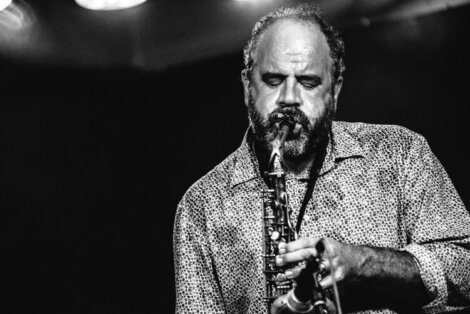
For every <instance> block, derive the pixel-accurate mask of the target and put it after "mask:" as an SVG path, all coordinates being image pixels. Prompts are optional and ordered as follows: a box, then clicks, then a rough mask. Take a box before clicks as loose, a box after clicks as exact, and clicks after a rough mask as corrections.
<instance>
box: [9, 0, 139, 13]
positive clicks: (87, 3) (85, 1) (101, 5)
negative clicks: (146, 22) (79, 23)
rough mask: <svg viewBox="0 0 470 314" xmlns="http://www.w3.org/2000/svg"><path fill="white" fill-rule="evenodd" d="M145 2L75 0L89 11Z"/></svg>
mask: <svg viewBox="0 0 470 314" xmlns="http://www.w3.org/2000/svg"><path fill="white" fill-rule="evenodd" d="M1 1H2V0H0V2H1ZM145 1H146V0H75V2H77V4H78V5H80V6H82V7H84V8H86V9H90V10H105V11H108V10H121V9H127V8H131V7H135V6H137V5H139V4H142V3H144V2H145Z"/></svg>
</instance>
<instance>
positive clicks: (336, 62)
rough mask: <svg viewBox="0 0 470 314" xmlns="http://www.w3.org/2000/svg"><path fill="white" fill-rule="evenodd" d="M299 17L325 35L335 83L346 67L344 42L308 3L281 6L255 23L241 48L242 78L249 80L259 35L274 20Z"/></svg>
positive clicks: (321, 13)
mask: <svg viewBox="0 0 470 314" xmlns="http://www.w3.org/2000/svg"><path fill="white" fill-rule="evenodd" d="M287 18H293V19H299V20H303V21H309V22H311V23H313V24H316V25H318V26H319V27H320V30H321V32H322V33H323V34H324V35H325V37H326V40H327V43H328V46H329V47H330V57H331V59H332V61H333V67H332V71H331V76H332V78H333V82H334V83H335V82H336V81H337V80H338V78H339V77H340V76H341V75H342V73H343V72H344V70H345V69H346V67H345V65H344V60H343V58H344V42H343V39H342V38H341V36H340V35H339V33H338V32H337V31H336V30H335V29H334V28H333V27H332V26H331V25H330V24H329V23H328V21H327V20H326V18H325V16H324V15H323V12H322V11H321V10H320V9H319V8H318V7H316V6H313V5H309V4H305V3H304V4H300V5H297V6H294V7H282V8H279V9H277V10H274V11H271V12H269V13H268V14H266V15H265V16H263V17H262V18H261V19H259V20H258V22H257V23H256V24H255V26H254V28H253V31H252V33H251V38H250V40H249V41H248V43H247V44H246V46H245V49H244V50H243V59H244V67H245V68H244V70H243V72H242V73H243V75H242V76H243V79H244V80H251V75H252V73H253V66H254V63H255V60H254V55H255V53H256V50H257V49H258V42H259V39H260V37H261V35H262V34H263V33H264V32H265V31H266V30H267V29H268V28H269V27H270V26H271V25H273V24H274V22H276V21H278V20H281V19H287Z"/></svg>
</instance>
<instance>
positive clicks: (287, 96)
mask: <svg viewBox="0 0 470 314" xmlns="http://www.w3.org/2000/svg"><path fill="white" fill-rule="evenodd" d="M297 85H298V84H297V80H296V79H295V78H293V77H288V78H287V79H286V80H285V81H284V83H283V84H282V89H281V91H280V94H279V99H278V103H279V106H281V107H287V106H300V104H301V99H300V95H299V89H298V86H297Z"/></svg>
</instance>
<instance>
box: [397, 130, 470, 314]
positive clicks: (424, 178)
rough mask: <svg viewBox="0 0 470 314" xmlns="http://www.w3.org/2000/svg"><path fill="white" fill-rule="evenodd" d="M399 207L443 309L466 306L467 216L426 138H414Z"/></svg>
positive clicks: (469, 277)
mask: <svg viewBox="0 0 470 314" xmlns="http://www.w3.org/2000/svg"><path fill="white" fill-rule="evenodd" d="M404 169H405V171H404V178H405V180H404V189H403V191H404V192H403V195H402V199H403V206H404V209H405V215H406V225H407V238H408V243H409V244H408V245H407V246H406V247H405V250H406V251H408V252H409V253H410V254H412V255H413V257H414V258H415V260H416V262H417V265H418V267H419V269H420V275H421V278H422V280H423V283H424V285H425V287H426V288H427V290H428V292H429V294H430V296H431V299H432V301H431V302H430V303H429V304H428V305H426V306H425V307H424V308H423V310H424V312H426V313H441V312H446V311H455V310H460V309H464V308H466V306H469V305H470V215H469V212H468V211H467V210H466V208H465V206H464V204H463V202H462V200H461V199H460V197H459V195H458V193H457V191H456V190H455V188H454V186H453V184H452V182H451V181H450V179H449V177H448V175H447V173H446V172H445V170H444V168H443V167H442V165H441V164H440V162H439V161H438V160H437V158H436V157H435V156H434V154H433V153H432V152H431V149H430V148H429V146H428V144H427V142H426V140H425V139H424V138H423V137H421V136H418V137H417V138H416V139H415V140H414V141H413V143H412V145H411V149H410V151H409V154H408V157H407V160H406V161H405V167H404Z"/></svg>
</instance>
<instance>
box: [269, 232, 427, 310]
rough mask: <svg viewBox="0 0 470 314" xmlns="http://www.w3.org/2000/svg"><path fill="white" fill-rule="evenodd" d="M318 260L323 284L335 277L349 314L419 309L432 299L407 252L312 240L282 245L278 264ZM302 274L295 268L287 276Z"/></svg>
mask: <svg viewBox="0 0 470 314" xmlns="http://www.w3.org/2000/svg"><path fill="white" fill-rule="evenodd" d="M317 258H319V259H320V263H322V264H324V266H325V271H324V275H325V277H324V278H323V279H322V280H321V281H320V285H321V286H322V287H323V288H328V287H330V286H332V284H333V278H334V280H336V282H337V283H338V285H339V287H340V289H341V303H342V304H343V307H344V308H345V309H347V310H349V311H353V310H367V309H375V308H384V307H386V308H393V309H397V310H402V309H407V310H409V309H417V308H419V307H422V306H423V305H425V304H426V303H428V302H429V301H430V300H431V298H430V295H428V292H427V290H426V288H425V287H424V285H423V282H422V280H421V276H420V273H419V268H418V266H417V264H416V262H415V261H414V259H413V256H412V255H411V254H409V253H408V252H406V251H398V250H392V249H387V248H377V247H368V246H354V245H349V244H345V243H341V242H338V241H336V240H333V239H330V238H313V237H309V238H301V239H299V240H296V241H292V242H289V243H281V244H279V255H278V256H276V264H277V265H278V266H284V265H289V264H292V263H293V264H296V263H299V262H310V263H311V262H312V260H315V259H317ZM302 271H303V270H302V268H301V267H294V268H290V269H288V270H286V271H285V274H286V276H287V277H288V278H290V279H293V278H297V277H298V276H299V275H300V273H301V272H302ZM304 273H305V272H303V274H304Z"/></svg>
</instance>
